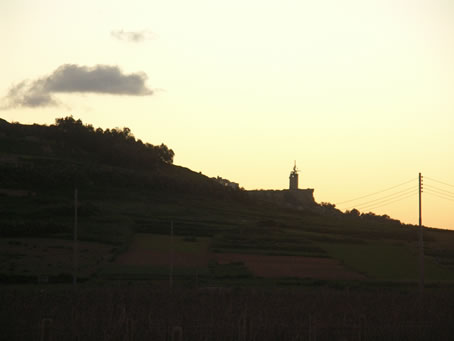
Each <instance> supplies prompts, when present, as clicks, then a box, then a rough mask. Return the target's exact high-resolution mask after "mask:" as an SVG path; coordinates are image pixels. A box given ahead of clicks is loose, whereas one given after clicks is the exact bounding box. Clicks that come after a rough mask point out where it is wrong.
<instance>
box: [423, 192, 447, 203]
mask: <svg viewBox="0 0 454 341" xmlns="http://www.w3.org/2000/svg"><path fill="white" fill-rule="evenodd" d="M424 193H427V194H430V195H433V196H435V197H438V198H440V199H444V200H449V201H452V202H454V198H450V197H443V196H442V195H440V194H438V193H436V192H431V191H426V192H424Z"/></svg>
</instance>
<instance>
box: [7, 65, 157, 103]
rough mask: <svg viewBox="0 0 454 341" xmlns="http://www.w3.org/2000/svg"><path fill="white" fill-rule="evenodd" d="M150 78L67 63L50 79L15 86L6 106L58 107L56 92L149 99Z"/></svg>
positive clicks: (116, 70) (104, 67)
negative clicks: (148, 81)
mask: <svg viewBox="0 0 454 341" xmlns="http://www.w3.org/2000/svg"><path fill="white" fill-rule="evenodd" d="M147 78H148V77H147V75H146V74H145V73H144V72H138V73H132V74H124V73H123V72H122V71H121V70H120V68H119V67H118V66H109V65H96V66H94V67H87V66H79V65H74V64H64V65H62V66H60V67H59V68H58V69H57V70H55V71H54V72H53V73H52V74H51V75H49V76H46V77H43V78H40V79H37V80H32V81H28V80H27V81H22V82H21V83H19V84H17V85H14V86H13V87H11V89H10V90H9V91H8V94H7V95H6V97H5V100H6V101H7V103H8V104H7V106H6V107H19V106H23V107H32V108H33V107H42V106H56V105H58V104H59V102H58V101H57V100H56V99H55V98H54V97H53V94H55V93H96V94H112V95H129V96H148V95H152V94H153V91H152V90H150V89H148V88H147V86H146V85H145V82H146V80H147Z"/></svg>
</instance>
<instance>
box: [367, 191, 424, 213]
mask: <svg viewBox="0 0 454 341" xmlns="http://www.w3.org/2000/svg"><path fill="white" fill-rule="evenodd" d="M417 193H418V190H417V189H416V190H414V191H412V192H411V193H405V194H401V195H399V196H397V197H395V198H393V199H388V200H383V201H382V202H380V203H376V204H374V205H368V206H364V207H362V208H360V209H359V210H361V211H363V212H364V211H366V210H373V209H376V208H379V207H382V206H387V205H390V204H393V203H396V202H399V201H401V200H404V199H407V198H410V197H413V196H414V195H415V194H417Z"/></svg>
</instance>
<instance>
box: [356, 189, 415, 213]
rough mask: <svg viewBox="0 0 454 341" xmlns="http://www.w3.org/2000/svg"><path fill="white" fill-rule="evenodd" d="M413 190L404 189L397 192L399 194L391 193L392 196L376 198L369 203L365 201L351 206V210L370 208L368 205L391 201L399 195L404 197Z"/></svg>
mask: <svg viewBox="0 0 454 341" xmlns="http://www.w3.org/2000/svg"><path fill="white" fill-rule="evenodd" d="M414 190H415V188H406V189H404V190H402V191H399V192H396V193H393V194H389V195H386V196H384V197H380V198H377V199H374V200H369V201H366V202H363V203H360V204H356V205H354V206H352V207H351V208H358V207H361V206H371V205H369V204H371V203H374V202H376V201H379V202H381V201H386V200H389V199H391V200H392V199H395V197H398V196H399V195H405V194H407V193H409V192H410V191H414ZM373 205H375V204H373ZM373 205H372V206H373Z"/></svg>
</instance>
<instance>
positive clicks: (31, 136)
mask: <svg viewBox="0 0 454 341" xmlns="http://www.w3.org/2000/svg"><path fill="white" fill-rule="evenodd" d="M0 153H1V154H0V163H1V165H2V167H1V172H2V177H1V180H0V186H3V187H17V186H19V187H24V186H25V187H27V188H32V189H33V188H43V187H45V188H49V189H50V188H52V189H59V188H60V189H62V188H64V187H68V186H69V187H75V186H77V187H87V186H91V187H93V186H95V187H96V186H113V187H125V186H132V187H140V188H143V189H148V190H165V191H178V192H190V193H197V194H205V195H215V196H223V195H227V196H228V195H232V192H234V191H232V190H231V189H230V188H225V187H223V186H221V185H220V184H219V183H217V182H216V181H214V180H213V179H210V178H208V177H206V176H204V175H202V174H199V173H195V172H192V171H191V170H189V169H187V168H184V167H178V166H175V165H173V157H174V152H173V150H172V149H170V148H168V147H167V146H166V145H165V144H161V145H158V146H155V145H152V144H150V143H143V142H142V141H141V140H136V139H135V137H134V136H133V134H132V133H131V131H130V129H129V128H122V129H120V128H115V129H106V130H103V129H101V128H97V129H95V128H93V126H91V125H89V124H88V125H87V124H83V123H82V121H81V120H75V119H74V118H73V117H66V118H60V119H56V122H55V124H54V125H50V126H45V125H37V124H33V125H22V124H19V123H12V124H9V123H8V122H6V121H4V120H2V122H0ZM236 192H238V191H236ZM236 194H239V193H236Z"/></svg>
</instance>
